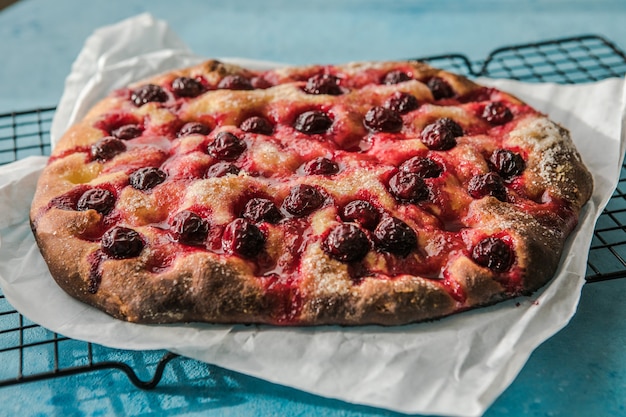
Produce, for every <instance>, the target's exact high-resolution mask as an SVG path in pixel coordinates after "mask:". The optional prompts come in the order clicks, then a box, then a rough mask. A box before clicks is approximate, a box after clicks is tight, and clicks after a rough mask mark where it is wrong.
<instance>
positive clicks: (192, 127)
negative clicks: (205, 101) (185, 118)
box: [178, 122, 211, 138]
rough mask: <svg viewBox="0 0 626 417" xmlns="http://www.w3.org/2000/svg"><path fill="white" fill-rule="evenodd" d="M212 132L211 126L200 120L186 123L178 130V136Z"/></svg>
mask: <svg viewBox="0 0 626 417" xmlns="http://www.w3.org/2000/svg"><path fill="white" fill-rule="evenodd" d="M209 133H211V128H210V127H209V126H207V125H205V124H204V123H200V122H189V123H185V124H184V125H183V127H181V128H180V130H179V131H178V137H179V138H182V137H183V136H189V135H208V134H209Z"/></svg>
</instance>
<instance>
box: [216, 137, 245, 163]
mask: <svg viewBox="0 0 626 417" xmlns="http://www.w3.org/2000/svg"><path fill="white" fill-rule="evenodd" d="M207 149H208V152H209V155H211V156H212V157H214V158H217V159H221V160H224V161H234V160H235V159H237V158H238V157H239V155H241V154H242V153H243V151H245V150H246V142H244V141H243V140H241V139H239V138H238V137H237V136H235V135H233V134H232V133H230V132H220V133H218V134H217V136H215V140H214V141H213V142H211V143H210V144H209V146H208V148H207Z"/></svg>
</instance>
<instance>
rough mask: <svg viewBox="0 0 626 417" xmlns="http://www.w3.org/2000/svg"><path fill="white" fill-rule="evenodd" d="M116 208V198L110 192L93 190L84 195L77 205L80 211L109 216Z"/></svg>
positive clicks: (100, 189)
mask: <svg viewBox="0 0 626 417" xmlns="http://www.w3.org/2000/svg"><path fill="white" fill-rule="evenodd" d="M113 206H115V196H114V195H113V193H112V192H110V191H109V190H104V189H102V188H92V189H91V190H87V191H85V192H84V193H83V195H82V196H81V197H80V199H79V200H78V203H77V204H76V209H77V210H78V211H86V210H95V211H97V212H98V213H100V214H108V213H109V212H110V211H111V210H112V209H113Z"/></svg>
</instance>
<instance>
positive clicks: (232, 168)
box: [205, 162, 241, 178]
mask: <svg viewBox="0 0 626 417" xmlns="http://www.w3.org/2000/svg"><path fill="white" fill-rule="evenodd" d="M240 171H241V170H240V169H239V167H238V166H236V165H235V164H231V163H230V162H218V163H217V164H214V165H211V167H210V168H209V169H208V170H207V172H206V175H205V178H220V177H224V176H226V175H238V174H239V172H240Z"/></svg>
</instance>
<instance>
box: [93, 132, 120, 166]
mask: <svg viewBox="0 0 626 417" xmlns="http://www.w3.org/2000/svg"><path fill="white" fill-rule="evenodd" d="M124 151H126V145H124V142H122V141H121V140H119V139H118V138H114V137H112V136H107V137H104V138H102V139H100V140H99V141H98V142H96V143H94V144H93V145H91V156H92V157H93V159H95V160H96V161H108V160H109V159H113V157H115V155H117V154H120V153H122V152H124Z"/></svg>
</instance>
